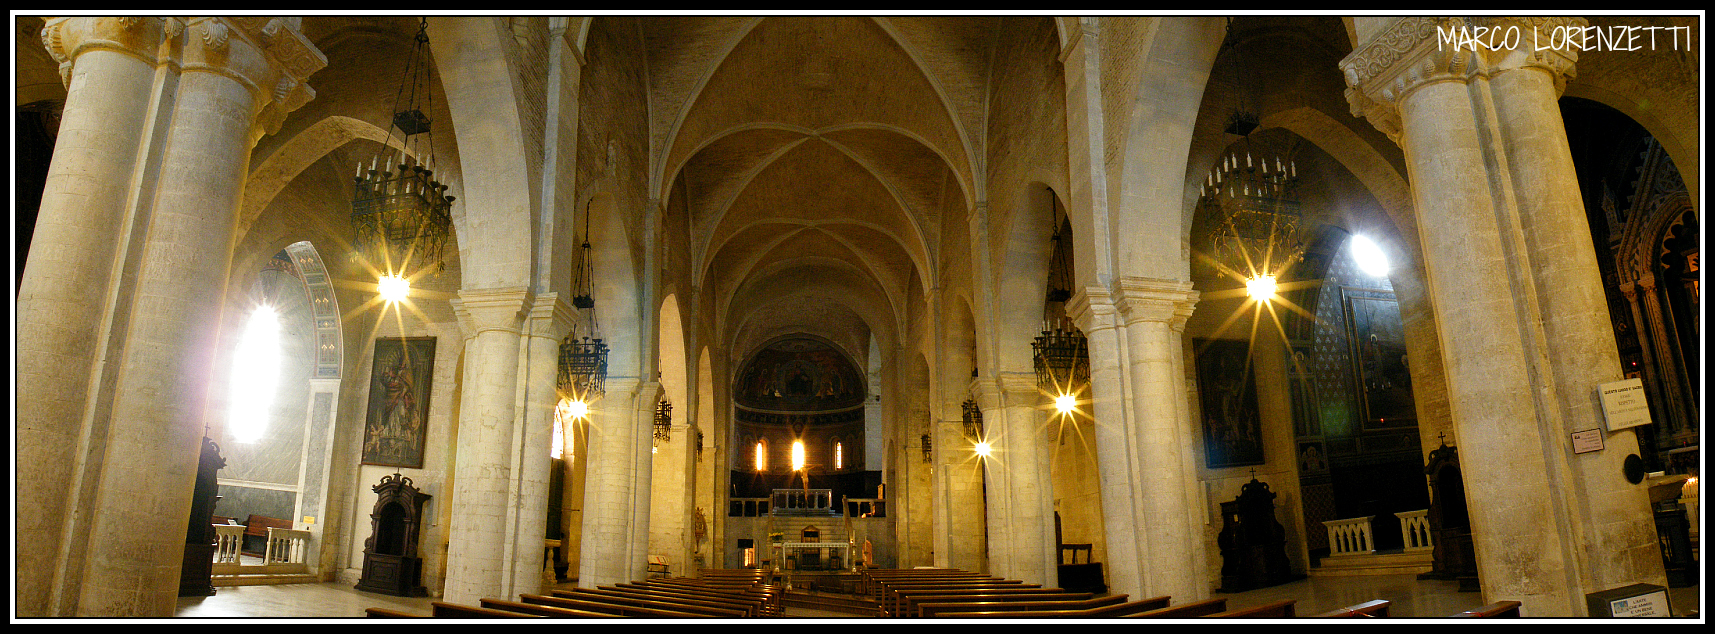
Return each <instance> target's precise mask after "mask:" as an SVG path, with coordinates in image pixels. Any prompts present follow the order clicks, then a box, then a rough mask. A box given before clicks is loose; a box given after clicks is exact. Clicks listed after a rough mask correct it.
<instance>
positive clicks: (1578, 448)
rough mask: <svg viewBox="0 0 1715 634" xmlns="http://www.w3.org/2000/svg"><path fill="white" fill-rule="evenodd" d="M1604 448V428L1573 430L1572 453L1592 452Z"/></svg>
mask: <svg viewBox="0 0 1715 634" xmlns="http://www.w3.org/2000/svg"><path fill="white" fill-rule="evenodd" d="M1601 450H1602V430H1600V429H1586V430H1584V431H1575V432H1572V453H1575V454H1579V453H1590V452H1592V451H1601Z"/></svg>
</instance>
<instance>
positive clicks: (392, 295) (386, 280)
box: [375, 274, 411, 304]
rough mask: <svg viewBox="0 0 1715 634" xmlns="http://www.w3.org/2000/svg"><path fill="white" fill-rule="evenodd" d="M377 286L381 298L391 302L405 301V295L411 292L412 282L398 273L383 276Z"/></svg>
mask: <svg viewBox="0 0 1715 634" xmlns="http://www.w3.org/2000/svg"><path fill="white" fill-rule="evenodd" d="M375 288H376V290H377V291H380V293H381V299H383V300H385V301H387V302H388V303H391V304H397V303H399V302H402V301H405V297H406V296H407V295H410V294H411V282H410V281H409V280H406V279H405V278H404V277H401V276H399V275H397V274H394V275H383V276H381V279H380V281H377V282H376V283H375Z"/></svg>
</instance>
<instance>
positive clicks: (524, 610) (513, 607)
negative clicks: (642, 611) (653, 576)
mask: <svg viewBox="0 0 1715 634" xmlns="http://www.w3.org/2000/svg"><path fill="white" fill-rule="evenodd" d="M482 607H484V608H488V609H490V610H503V611H506V612H518V613H520V614H534V615H536V616H549V617H555V618H562V619H616V618H620V617H621V615H618V614H608V613H605V612H594V611H590V610H574V609H571V608H556V607H553V606H547V605H538V604H535V603H522V602H519V601H503V600H500V599H483V600H482Z"/></svg>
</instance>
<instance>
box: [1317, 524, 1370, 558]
mask: <svg viewBox="0 0 1715 634" xmlns="http://www.w3.org/2000/svg"><path fill="white" fill-rule="evenodd" d="M1372 519H1375V516H1374V515H1368V516H1365V517H1354V518H1351V519H1344V520H1329V521H1326V522H1323V523H1322V525H1323V526H1326V527H1328V555H1329V556H1331V557H1332V556H1339V555H1368V554H1371V553H1374V552H1376V542H1375V539H1373V537H1372V535H1371V533H1370V520H1372Z"/></svg>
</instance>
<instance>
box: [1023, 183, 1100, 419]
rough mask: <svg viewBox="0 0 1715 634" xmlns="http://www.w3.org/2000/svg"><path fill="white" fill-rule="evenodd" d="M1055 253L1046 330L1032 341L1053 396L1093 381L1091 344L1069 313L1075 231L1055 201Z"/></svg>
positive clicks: (1041, 379) (1039, 374) (1041, 384)
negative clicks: (1067, 310) (1067, 306)
mask: <svg viewBox="0 0 1715 634" xmlns="http://www.w3.org/2000/svg"><path fill="white" fill-rule="evenodd" d="M1054 209H1055V214H1054V216H1055V221H1054V237H1053V240H1054V254H1053V256H1052V257H1051V259H1050V260H1049V264H1048V294H1047V297H1046V298H1045V299H1046V301H1045V302H1044V303H1043V309H1042V334H1041V335H1038V336H1037V337H1036V340H1035V341H1034V342H1032V343H1031V346H1030V347H1031V351H1032V353H1033V354H1032V356H1033V357H1034V359H1035V364H1036V386H1037V387H1038V388H1039V389H1041V390H1042V391H1043V392H1045V393H1047V394H1050V395H1053V396H1056V397H1058V396H1064V395H1067V394H1073V393H1076V392H1077V391H1078V390H1080V389H1082V387H1083V386H1084V385H1088V384H1089V382H1090V354H1089V346H1088V344H1087V342H1086V341H1085V339H1084V332H1083V331H1081V330H1079V329H1078V327H1077V326H1075V325H1073V324H1072V323H1071V320H1070V319H1068V318H1067V317H1066V310H1065V308H1064V304H1065V302H1066V300H1068V299H1071V298H1072V245H1071V242H1072V232H1071V228H1070V227H1069V226H1067V225H1066V224H1065V223H1063V222H1062V221H1061V219H1060V217H1059V215H1060V214H1059V209H1060V207H1059V201H1058V199H1056V201H1055V206H1054Z"/></svg>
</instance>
